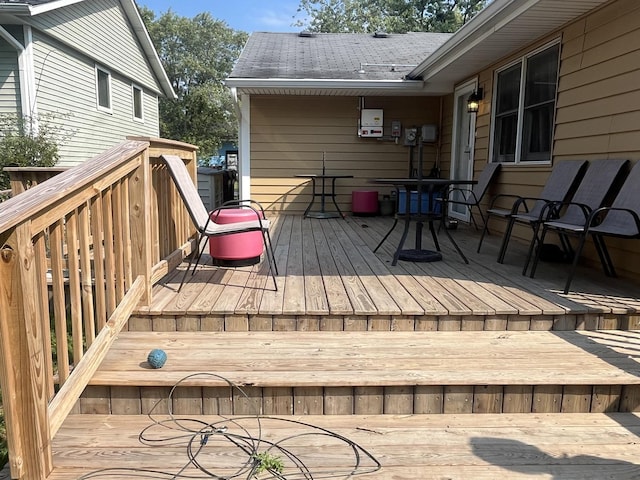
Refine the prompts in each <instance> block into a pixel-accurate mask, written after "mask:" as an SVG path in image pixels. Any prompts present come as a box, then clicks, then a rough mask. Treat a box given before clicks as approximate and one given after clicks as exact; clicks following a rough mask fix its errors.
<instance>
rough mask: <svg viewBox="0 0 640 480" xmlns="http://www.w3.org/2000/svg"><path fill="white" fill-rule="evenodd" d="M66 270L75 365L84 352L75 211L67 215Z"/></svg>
mask: <svg viewBox="0 0 640 480" xmlns="http://www.w3.org/2000/svg"><path fill="white" fill-rule="evenodd" d="M65 226H66V231H67V252H68V253H67V257H68V259H67V271H68V272H69V306H70V310H71V338H72V340H73V364H74V365H77V364H78V362H79V361H80V359H81V358H82V356H83V354H84V349H83V338H82V337H83V335H82V296H81V293H80V272H79V267H80V260H79V255H78V217H77V211H73V212H71V213H69V214H68V215H67V218H66V220H65Z"/></svg>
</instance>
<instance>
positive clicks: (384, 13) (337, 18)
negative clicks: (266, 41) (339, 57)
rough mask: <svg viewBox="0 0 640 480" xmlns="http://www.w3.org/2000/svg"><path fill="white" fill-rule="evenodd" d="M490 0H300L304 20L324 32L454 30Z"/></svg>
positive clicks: (300, 23) (300, 24)
mask: <svg viewBox="0 0 640 480" xmlns="http://www.w3.org/2000/svg"><path fill="white" fill-rule="evenodd" d="M489 1H490V0H300V5H299V7H298V12H299V13H303V14H305V15H306V18H307V20H305V21H298V22H297V23H296V26H298V27H303V28H306V29H307V30H310V31H313V32H324V33H373V32H376V31H383V32H388V33H406V32H454V31H456V30H457V29H458V28H460V27H461V26H462V25H463V24H464V23H466V22H467V21H468V20H469V19H470V18H471V17H472V16H473V15H474V14H475V13H477V12H479V11H480V10H482V8H483V7H484V6H485V5H486V4H487V3H488V2H489Z"/></svg>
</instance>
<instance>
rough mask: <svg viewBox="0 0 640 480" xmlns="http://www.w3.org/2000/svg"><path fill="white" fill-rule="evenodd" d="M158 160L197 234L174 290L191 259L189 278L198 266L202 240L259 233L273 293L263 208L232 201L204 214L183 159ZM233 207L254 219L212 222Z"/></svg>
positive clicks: (272, 265) (251, 202)
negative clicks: (248, 213) (193, 246)
mask: <svg viewBox="0 0 640 480" xmlns="http://www.w3.org/2000/svg"><path fill="white" fill-rule="evenodd" d="M161 158H162V160H164V162H165V163H166V164H167V168H168V170H169V174H170V175H171V178H172V179H173V181H174V184H175V186H176V188H177V190H178V193H179V194H180V196H181V197H182V200H183V202H184V204H185V207H186V209H187V212H189V216H190V217H191V221H192V222H193V224H194V225H195V227H196V230H197V231H198V236H197V239H196V248H195V250H194V251H193V252H192V253H191V255H190V256H189V265H188V267H187V269H186V270H185V272H184V275H183V276H182V281H181V282H180V287H179V288H178V291H180V290H182V286H183V285H184V282H185V279H186V277H187V273H188V272H189V270H191V265H192V264H193V259H194V257H196V261H195V265H194V266H193V270H192V272H191V275H193V274H194V273H195V271H196V269H197V268H198V264H199V263H200V259H201V257H202V254H203V253H204V250H205V248H206V246H207V242H203V241H202V240H203V239H206V238H210V237H218V236H223V235H233V234H236V233H245V232H260V233H261V234H262V243H263V245H264V253H265V257H267V262H268V264H269V272H270V273H271V277H272V278H273V286H274V289H275V290H276V291H277V290H278V283H277V281H276V275H277V274H278V267H277V265H276V259H275V256H274V254H273V248H272V244H271V236H270V234H269V226H270V222H269V220H267V219H266V217H265V212H264V208H262V205H260V203H258V202H256V201H255V200H249V199H241V200H232V201H230V202H227V203H226V204H224V205H222V206H221V207H218V208H215V209H214V210H212V211H210V212H208V211H207V209H206V207H205V206H204V203H203V202H202V199H201V198H200V195H199V194H198V190H197V188H196V186H195V184H194V183H193V180H192V179H191V176H190V175H189V171H188V170H187V167H186V165H185V164H184V162H183V160H182V159H181V158H180V157H178V156H177V155H162V156H161ZM256 207H257V208H256ZM237 208H248V209H250V210H252V211H253V212H255V216H256V219H255V220H251V221H246V222H238V223H229V224H218V223H215V221H214V220H213V219H214V218H215V215H216V213H217V212H220V211H222V210H225V209H237Z"/></svg>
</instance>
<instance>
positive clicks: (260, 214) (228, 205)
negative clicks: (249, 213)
mask: <svg viewBox="0 0 640 480" xmlns="http://www.w3.org/2000/svg"><path fill="white" fill-rule="evenodd" d="M239 202H242V203H239ZM245 202H246V203H258V202H256V201H255V200H230V201H228V202H225V203H223V204H222V205H221V206H219V207H218V208H214V209H213V210H211V212H209V220H207V225H208V224H209V222H213V221H215V220H214V219H215V216H216V214H217V213H219V212H221V211H223V210H234V209H237V208H238V207H242V208H248V209H250V210H253V213H255V214H256V219H257V220H258V225H260V229H261V230H264V226H263V225H262V220H263V219H264V218H265V217H264V210H261V211H258V210H257V209H256V208H254V207H253V206H251V205H245V204H244V203H245ZM258 205H260V204H259V203H258ZM260 208H262V206H260Z"/></svg>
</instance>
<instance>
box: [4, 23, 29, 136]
mask: <svg viewBox="0 0 640 480" xmlns="http://www.w3.org/2000/svg"><path fill="white" fill-rule="evenodd" d="M22 28H23V32H24V46H23V45H22V44H21V43H20V42H19V41H18V40H16V39H15V38H14V37H13V35H11V34H10V33H9V32H8V31H7V30H6V29H5V28H3V27H2V26H0V37H2V38H3V39H4V40H6V41H7V42H8V43H9V44H10V45H11V46H12V47H13V48H15V49H16V51H17V52H18V75H19V77H20V78H19V81H20V107H21V109H22V116H23V117H27V118H29V119H30V120H31V121H32V124H31V127H32V129H33V130H34V131H37V130H38V118H37V113H38V108H37V104H36V87H35V75H34V71H33V35H32V32H31V27H30V26H29V25H24V26H23V27H22Z"/></svg>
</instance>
